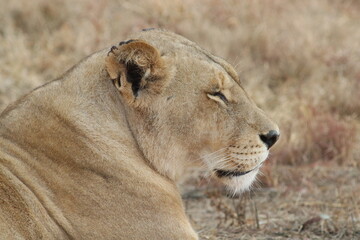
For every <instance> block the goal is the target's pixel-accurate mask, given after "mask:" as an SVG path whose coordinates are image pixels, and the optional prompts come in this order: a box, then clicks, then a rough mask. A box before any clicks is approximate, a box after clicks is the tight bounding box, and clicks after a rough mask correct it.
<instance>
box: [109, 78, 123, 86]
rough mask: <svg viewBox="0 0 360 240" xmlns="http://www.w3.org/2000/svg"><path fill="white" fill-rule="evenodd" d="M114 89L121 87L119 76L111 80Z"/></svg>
mask: <svg viewBox="0 0 360 240" xmlns="http://www.w3.org/2000/svg"><path fill="white" fill-rule="evenodd" d="M111 80H112V82H113V84H114V85H115V86H116V87H121V81H120V75H119V76H117V78H114V79H111Z"/></svg>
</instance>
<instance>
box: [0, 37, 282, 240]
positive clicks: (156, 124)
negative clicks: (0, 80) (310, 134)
mask: <svg viewBox="0 0 360 240" xmlns="http://www.w3.org/2000/svg"><path fill="white" fill-rule="evenodd" d="M129 39H130V40H128V41H125V42H121V43H120V44H119V45H116V46H113V47H112V48H111V49H105V50H103V51H100V52H97V53H95V54H93V55H91V56H89V57H87V58H86V59H84V60H83V61H81V62H80V63H79V64H77V65H76V66H74V67H73V68H72V69H70V70H69V71H68V72H67V73H65V74H64V75H63V76H62V77H60V78H59V79H56V80H55V81H52V82H50V83H48V84H45V85H43V86H42V87H39V88H37V89H35V90H34V91H32V92H31V93H30V94H28V95H26V96H25V97H23V98H21V99H20V100H18V101H17V102H15V103H13V104H12V105H10V106H9V107H8V108H7V109H6V110H5V111H4V112H3V113H2V114H1V115H0V239H136V240H140V239H166V240H170V239H182V240H183V239H198V237H197V234H196V233H195V231H194V230H193V229H192V227H191V225H190V223H189V220H188V218H187V216H186V214H185V212H184V206H183V204H182V200H181V196H180V194H179V191H178V189H177V187H176V184H175V180H176V179H178V178H179V177H180V176H181V175H182V174H183V172H184V170H185V169H186V167H187V166H189V165H192V164H196V163H200V164H203V166H206V167H207V168H208V170H209V172H210V173H213V174H212V175H214V177H216V178H218V179H220V180H221V181H223V182H224V183H225V184H226V185H227V186H228V187H229V188H231V189H233V190H234V191H237V192H239V191H242V190H244V189H247V188H248V187H249V186H250V184H251V183H252V181H253V180H254V178H255V175H256V174H257V172H258V169H259V167H260V166H261V164H262V163H263V162H264V161H265V159H266V158H267V156H268V153H269V151H268V150H269V148H270V147H271V146H272V145H273V144H274V143H275V142H276V140H277V139H278V137H279V130H278V127H277V126H276V125H275V124H274V123H273V122H272V121H271V120H270V119H269V118H268V117H266V115H265V114H264V113H263V112H262V111H261V110H260V109H259V108H257V107H256V106H255V104H254V103H253V101H252V100H251V99H250V98H249V97H248V95H247V94H246V92H245V91H244V89H243V87H242V85H241V82H240V80H239V78H238V76H237V74H236V72H235V71H234V69H233V68H232V66H230V65H229V64H228V63H227V62H225V61H224V60H222V59H220V58H218V57H215V56H213V55H211V54H210V53H209V52H207V51H205V50H203V49H201V48H200V47H199V46H197V45H196V44H195V43H193V42H191V41H189V40H187V39H185V38H184V37H181V36H179V35H176V34H174V33H171V32H168V31H165V30H150V31H142V32H140V33H137V34H135V35H134V36H132V37H130V38H129Z"/></svg>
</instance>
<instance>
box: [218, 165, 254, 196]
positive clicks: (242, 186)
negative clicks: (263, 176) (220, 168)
mask: <svg viewBox="0 0 360 240" xmlns="http://www.w3.org/2000/svg"><path fill="white" fill-rule="evenodd" d="M258 171H259V169H255V170H253V171H251V172H249V173H248V174H246V175H243V176H238V177H227V178H225V179H222V181H223V182H224V184H225V185H226V188H227V189H228V190H229V191H230V193H233V194H234V195H237V194H240V193H243V192H245V191H247V190H249V189H250V187H251V184H252V183H253V182H254V180H255V177H256V174H257V173H258Z"/></svg>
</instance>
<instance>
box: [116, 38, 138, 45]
mask: <svg viewBox="0 0 360 240" xmlns="http://www.w3.org/2000/svg"><path fill="white" fill-rule="evenodd" d="M135 41H136V40H134V39H130V40H128V41H121V42H119V46H121V45H124V44H128V43H131V42H135Z"/></svg>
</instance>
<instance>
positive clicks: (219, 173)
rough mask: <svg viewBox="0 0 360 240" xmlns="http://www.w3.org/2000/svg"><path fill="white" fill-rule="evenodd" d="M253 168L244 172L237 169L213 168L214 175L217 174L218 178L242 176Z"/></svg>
mask: <svg viewBox="0 0 360 240" xmlns="http://www.w3.org/2000/svg"><path fill="white" fill-rule="evenodd" d="M253 170H254V169H251V170H250V171H246V172H239V171H228V170H221V169H215V170H214V171H215V174H216V176H218V177H219V178H222V177H239V176H243V175H245V174H248V173H249V172H251V171H253Z"/></svg>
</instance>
